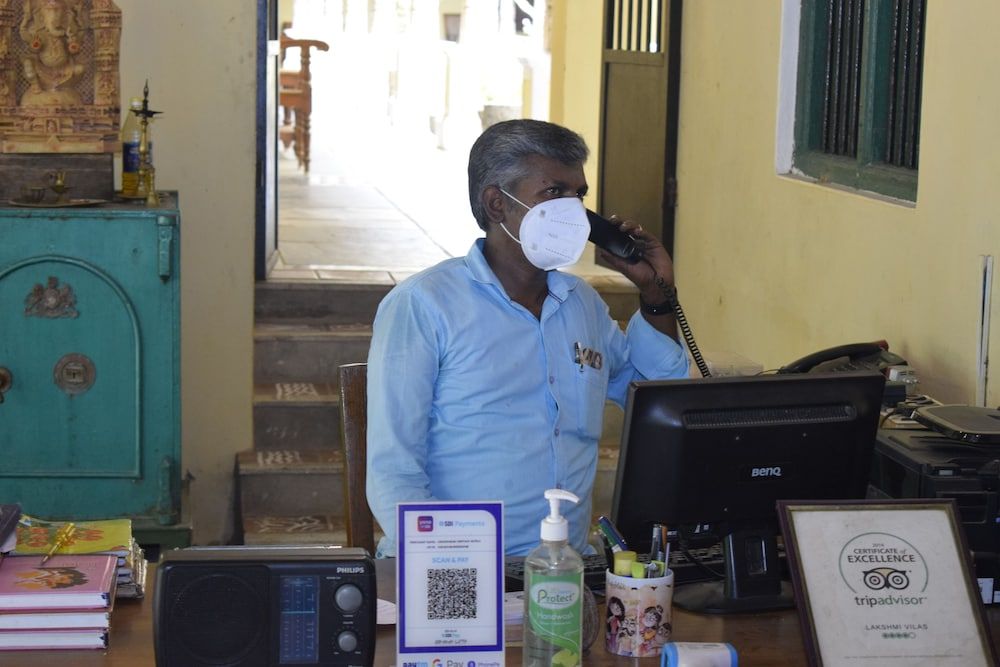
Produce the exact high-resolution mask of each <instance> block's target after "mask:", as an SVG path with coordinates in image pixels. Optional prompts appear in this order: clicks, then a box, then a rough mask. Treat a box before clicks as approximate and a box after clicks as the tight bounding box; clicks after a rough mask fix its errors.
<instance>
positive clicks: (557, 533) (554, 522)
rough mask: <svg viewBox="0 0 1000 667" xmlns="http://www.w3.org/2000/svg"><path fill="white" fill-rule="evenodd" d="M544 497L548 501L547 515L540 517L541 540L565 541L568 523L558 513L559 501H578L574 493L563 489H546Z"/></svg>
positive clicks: (567, 534)
mask: <svg viewBox="0 0 1000 667" xmlns="http://www.w3.org/2000/svg"><path fill="white" fill-rule="evenodd" d="M545 499H546V500H548V501H549V515H548V516H547V517H545V518H544V519H542V540H543V541H545V542H565V541H566V540H568V539H569V523H568V522H567V521H566V517H564V516H563V515H562V514H560V513H559V501H560V500H569V501H571V502H574V503H578V502H580V499H579V498H577V497H576V494H574V493H571V492H569V491H566V490H565V489H548V490H547V491H546V492H545Z"/></svg>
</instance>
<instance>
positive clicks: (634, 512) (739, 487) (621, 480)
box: [611, 372, 885, 613]
mask: <svg viewBox="0 0 1000 667" xmlns="http://www.w3.org/2000/svg"><path fill="white" fill-rule="evenodd" d="M884 382H885V378H884V377H883V376H882V375H881V374H880V373H877V372H844V373H807V374H789V375H769V376H752V377H720V378H706V379H702V380H667V381H654V382H635V383H633V384H632V385H631V387H630V390H629V396H628V402H627V405H626V414H625V427H624V437H623V442H622V450H621V454H620V457H619V461H618V471H617V477H616V481H615V493H614V499H613V505H612V517H611V518H612V520H613V521H614V522H615V524H616V525H617V526H618V528H619V530H620V531H621V532H622V534H623V536H624V537H625V539H626V540H627V541H628V543H629V546H630V547H631V548H633V549H635V550H636V551H638V552H639V553H643V552H644V551H647V550H648V548H649V540H650V527H651V526H652V524H653V523H657V522H659V523H666V524H667V525H668V526H670V527H671V528H672V529H673V528H674V527H675V526H676V527H682V526H685V525H695V524H703V523H709V524H712V525H713V526H715V527H716V528H717V530H718V532H719V535H720V536H721V537H722V542H723V552H724V558H723V561H724V565H725V574H726V578H725V581H724V582H721V583H705V584H695V585H691V586H680V587H678V589H677V591H676V592H675V595H674V602H675V604H678V605H679V606H682V607H685V608H688V609H693V610H698V611H708V612H718V613H726V612H733V611H752V610H760V609H773V608H782V607H787V606H790V605H791V595H790V593H791V591H790V587H789V586H788V585H787V583H786V584H785V585H784V586H783V585H782V583H783V582H782V577H781V567H780V565H779V563H778V558H777V540H776V535H777V533H778V528H777V525H778V522H777V514H776V511H775V503H776V501H778V500H821V499H838V498H844V499H847V498H863V497H864V495H865V490H866V486H867V481H868V476H869V471H870V467H871V455H872V449H873V447H874V442H875V432H876V428H877V424H878V418H879V408H880V405H881V401H882V390H883V384H884Z"/></svg>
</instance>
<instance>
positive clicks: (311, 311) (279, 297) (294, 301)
mask: <svg viewBox="0 0 1000 667" xmlns="http://www.w3.org/2000/svg"><path fill="white" fill-rule="evenodd" d="M392 287H393V285H391V284H353V283H351V284H345V283H331V282H324V281H316V280H310V281H302V282H286V281H281V282H279V281H270V280H269V281H266V282H258V283H257V285H256V287H255V288H254V320H255V321H257V322H266V321H282V322H314V323H315V322H326V323H341V324H352V323H361V324H370V323H371V322H372V321H374V319H375V310H376V309H377V308H378V304H379V302H380V301H381V300H382V299H383V297H385V295H386V294H388V293H389V290H390V289H392Z"/></svg>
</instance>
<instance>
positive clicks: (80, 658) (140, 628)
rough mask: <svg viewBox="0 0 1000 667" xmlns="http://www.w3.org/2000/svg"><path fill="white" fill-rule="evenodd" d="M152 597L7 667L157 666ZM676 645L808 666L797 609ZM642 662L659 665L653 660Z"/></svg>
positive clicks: (678, 623) (8, 660) (593, 656)
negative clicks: (98, 637) (66, 643)
mask: <svg viewBox="0 0 1000 667" xmlns="http://www.w3.org/2000/svg"><path fill="white" fill-rule="evenodd" d="M149 576H150V579H149V590H150V591H152V590H153V581H154V577H155V571H154V568H152V567H151V568H150V574H149ZM152 609H153V597H152V595H151V594H150V595H147V596H146V598H145V599H143V600H119V601H117V602H116V603H115V609H114V612H113V613H112V621H111V640H110V648H109V649H108V650H107V651H15V652H0V664H2V665H4V667H35V666H38V667H42V666H44V667H59V666H61V665H66V666H67V667H68V666H70V665H72V667H147V666H148V667H152V666H153V665H155V662H156V661H155V657H154V655H153V615H152ZM673 615H674V634H673V639H674V640H675V641H703V642H718V641H727V642H729V643H731V644H732V645H733V646H735V647H736V650H737V651H738V652H739V656H740V664H742V665H752V666H753V667H768V666H770V665H774V666H781V667H785V666H786V665H804V664H806V659H805V653H804V649H803V646H802V635H801V632H800V630H799V620H798V616H797V615H796V613H795V612H794V611H782V612H772V613H767V614H749V615H737V616H706V615H701V614H691V613H688V612H685V611H682V610H679V609H674V612H673ZM986 615H987V621H988V622H989V624H990V627H991V629H992V632H993V643H994V645H995V646H998V648H1000V643H998V641H997V639H998V637H1000V607H988V608H987V614H986ZM395 636H396V635H395V627H394V626H380V627H379V632H378V639H377V645H376V650H375V665H376V667H387V666H388V665H392V664H394V662H395V646H394V645H395ZM520 663H521V648H520V646H508V647H507V664H509V665H519V664H520ZM583 664H584V665H619V664H620V665H626V664H633V665H634V664H635V659H634V658H621V657H618V656H613V655H610V654H608V653H607V652H606V651H605V650H604V646H603V642H602V640H598V641H597V642H596V643H595V645H594V646H593V647H592V648H591V650H590V653H588V654H587V655H585V656H584V660H583ZM639 664H646V665H655V664H657V663H656V661H655V660H653V659H648V658H647V659H643V660H641V661H640V662H639Z"/></svg>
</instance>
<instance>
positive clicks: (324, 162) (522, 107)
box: [256, 0, 549, 282]
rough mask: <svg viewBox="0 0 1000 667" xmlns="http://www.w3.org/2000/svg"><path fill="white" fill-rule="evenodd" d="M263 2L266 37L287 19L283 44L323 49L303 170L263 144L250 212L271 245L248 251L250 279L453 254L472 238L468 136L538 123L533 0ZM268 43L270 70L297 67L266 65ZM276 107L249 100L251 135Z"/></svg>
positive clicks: (405, 270)
mask: <svg viewBox="0 0 1000 667" xmlns="http://www.w3.org/2000/svg"><path fill="white" fill-rule="evenodd" d="M261 2H262V3H264V4H266V5H268V6H267V8H266V9H267V11H268V14H267V15H266V20H267V21H268V22H269V23H273V24H274V29H273V30H271V29H270V28H269V30H270V32H269V35H277V34H279V31H278V30H277V26H280V25H281V24H283V23H291V28H290V29H288V30H287V31H286V33H287V34H288V35H289V36H291V37H294V38H298V39H317V40H322V41H324V42H326V43H327V44H328V45H329V51H327V52H314V54H313V56H312V59H311V71H312V91H313V95H312V100H313V102H312V113H311V114H310V120H311V141H310V154H311V160H310V164H309V169H308V172H306V171H305V170H304V168H303V167H302V165H300V164H299V162H298V161H297V160H296V158H295V154H294V151H293V150H292V149H291V148H285V147H284V146H283V145H282V144H281V143H280V142H279V141H278V140H277V139H276V138H275V139H269V138H266V137H265V139H264V141H263V143H265V144H266V145H265V146H264V148H265V149H270V148H271V147H275V148H276V150H275V152H274V155H273V156H267V155H265V156H264V158H263V161H264V162H265V165H264V167H265V169H264V171H267V169H270V170H271V173H269V174H265V175H263V176H262V183H263V184H265V185H268V184H271V183H273V187H274V193H275V196H274V205H275V206H274V210H273V211H270V212H269V211H268V209H267V206H266V198H265V201H264V202H262V203H261V205H260V206H259V207H258V235H257V236H258V240H257V243H258V246H262V245H265V244H266V243H267V241H268V239H269V238H273V239H274V243H273V247H272V248H268V247H259V248H258V263H257V267H256V269H257V278H258V280H264V279H268V280H285V279H289V280H304V279H305V280H308V279H313V278H314V279H320V280H339V281H348V280H352V279H359V280H365V279H369V278H371V279H377V278H380V277H384V275H385V274H386V273H389V274H391V277H392V278H393V281H394V282H395V281H396V280H398V279H399V278H400V277H405V275H408V274H411V273H413V272H416V271H419V270H422V269H423V268H427V267H429V266H432V265H433V264H436V263H437V262H439V261H441V260H443V259H445V258H447V257H454V256H462V255H464V254H465V253H466V252H467V251H468V248H469V246H470V245H471V244H472V242H473V240H474V239H475V238H477V237H479V236H480V235H481V232H480V230H479V228H478V227H477V225H476V223H475V221H474V219H473V218H472V215H471V212H470V210H469V203H468V193H467V185H466V183H467V181H466V162H467V157H468V150H469V148H470V147H471V145H472V142H473V141H474V140H475V138H476V137H477V136H478V135H479V133H480V132H481V131H482V128H483V127H484V123H490V122H493V121H495V120H500V119H504V118H508V117H511V118H512V117H522V116H530V117H535V118H540V119H547V114H548V85H549V84H548V82H549V76H548V66H549V65H548V63H549V56H548V54H547V52H546V51H545V49H544V44H543V40H542V34H541V31H540V29H536V26H543V25H544V21H545V17H544V12H545V9H546V2H545V0H491V1H490V2H480V1H477V2H475V3H473V2H466V1H465V0H450V1H449V0H288V1H285V0H280V1H279V0H261ZM274 41H275V40H274V39H272V47H271V52H270V55H269V56H268V62H269V64H270V65H271V69H274V70H278V69H280V68H282V67H295V66H296V64H297V62H298V58H299V55H298V53H297V52H296V50H292V49H289V51H288V52H287V53H286V57H285V59H284V61H283V62H278V60H279V57H278V56H277V55H274V53H275V51H276V50H277V49H276V46H275V45H274V44H273V42H274ZM276 81H277V76H276V73H275V74H274V75H273V76H272V77H271V78H268V77H266V73H265V83H266V85H268V86H273V85H276ZM265 87H266V86H265ZM265 92H268V91H265ZM277 100H278V97H277V96H276V95H275V96H274V101H273V102H268V101H267V100H264V102H263V104H262V105H261V106H263V107H264V108H265V109H264V110H265V112H266V116H267V117H266V119H265V121H264V122H263V128H259V132H261V131H270V130H271V128H272V127H275V126H276V124H277V123H279V122H281V121H280V116H281V111H280V109H279V108H278V105H277ZM260 148H261V146H260V142H259V144H258V149H259V151H260ZM265 189H266V188H265ZM269 214H270V216H271V219H270V220H268V219H267V217H268V215H269Z"/></svg>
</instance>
